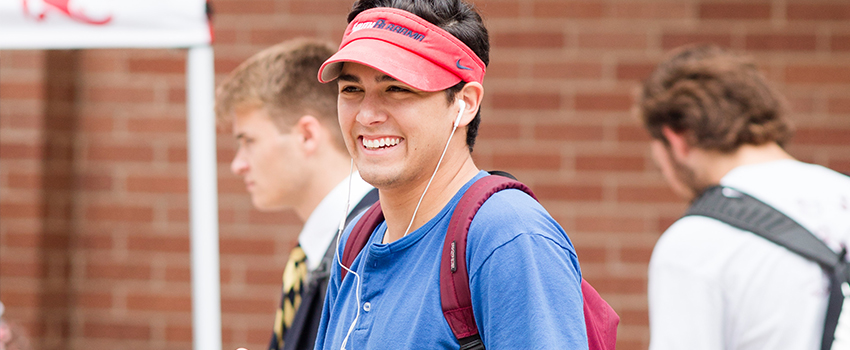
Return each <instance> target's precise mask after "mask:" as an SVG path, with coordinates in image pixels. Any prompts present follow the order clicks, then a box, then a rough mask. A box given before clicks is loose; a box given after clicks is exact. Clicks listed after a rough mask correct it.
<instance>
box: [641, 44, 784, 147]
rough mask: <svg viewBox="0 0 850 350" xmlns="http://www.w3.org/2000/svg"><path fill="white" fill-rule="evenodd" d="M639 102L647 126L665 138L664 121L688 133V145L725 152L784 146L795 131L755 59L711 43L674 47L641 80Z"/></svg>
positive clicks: (653, 135) (655, 135) (654, 133)
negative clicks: (761, 146) (777, 145)
mask: <svg viewBox="0 0 850 350" xmlns="http://www.w3.org/2000/svg"><path fill="white" fill-rule="evenodd" d="M639 107H640V117H641V119H642V121H643V123H644V126H645V127H646V129H647V130H648V131H649V133H650V134H651V135H652V137H653V138H655V139H658V140H662V141H664V142H665V143H666V142H667V139H666V138H665V137H664V136H663V135H662V132H661V129H662V127H663V126H667V127H670V128H671V129H673V130H674V131H676V132H686V133H687V134H688V138H689V140H688V141H689V143H690V144H691V145H692V146H695V147H699V148H702V149H706V150H715V151H720V152H723V153H729V152H733V151H735V150H737V149H738V148H739V147H741V146H742V145H747V144H749V145H762V144H765V143H768V142H776V143H777V144H779V145H780V146H783V145H784V144H785V143H786V142H787V141H788V140H789V139H790V138H791V135H792V134H793V130H792V127H791V125H790V123H789V121H788V119H787V117H786V115H785V108H784V102H783V100H782V98H781V96H780V95H779V94H778V93H777V92H776V91H774V90H773V89H772V88H771V87H770V86H769V85H768V84H767V81H766V79H765V77H764V76H763V75H762V74H761V73H760V72H759V71H758V69H757V68H756V65H755V63H753V61H752V60H750V59H747V58H744V57H742V56H739V55H735V54H732V53H730V52H727V51H724V50H722V49H720V48H718V47H715V46H695V47H685V48H681V49H679V50H677V51H675V52H674V53H673V55H672V57H670V58H669V59H667V60H665V61H664V62H662V63H661V64H659V65H658V67H657V68H656V70H655V71H654V72H653V73H652V75H650V77H649V79H647V80H646V82H644V85H643V89H642V91H641V96H640V100H639Z"/></svg>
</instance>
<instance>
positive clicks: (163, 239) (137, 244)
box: [127, 234, 189, 253]
mask: <svg viewBox="0 0 850 350" xmlns="http://www.w3.org/2000/svg"><path fill="white" fill-rule="evenodd" d="M127 249H130V250H140V251H155V252H173V253H182V252H189V235H188V234H187V235H185V236H181V237H170V236H161V235H152V234H148V235H136V236H131V237H129V238H128V239H127Z"/></svg>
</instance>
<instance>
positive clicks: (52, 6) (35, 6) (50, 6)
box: [22, 0, 112, 25]
mask: <svg viewBox="0 0 850 350" xmlns="http://www.w3.org/2000/svg"><path fill="white" fill-rule="evenodd" d="M22 1H23V2H24V14H26V15H28V16H31V17H34V18H35V19H36V20H38V21H43V20H45V17H47V13H49V12H59V13H61V14H63V15H65V16H68V17H69V18H71V19H73V20H75V21H78V22H83V23H87V24H94V25H103V24H107V23H109V22H110V21H112V15H111V14H110V15H106V16H105V18H102V19H95V18H92V17H89V16H88V15H86V13H85V9H83V8H82V7H81V6H69V4H70V3H71V0H22ZM79 2H80V1H75V2H74V4H75V5H77V4H78V3H79Z"/></svg>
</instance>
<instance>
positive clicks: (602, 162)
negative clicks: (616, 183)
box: [576, 155, 646, 171]
mask: <svg viewBox="0 0 850 350" xmlns="http://www.w3.org/2000/svg"><path fill="white" fill-rule="evenodd" d="M645 163H646V161H645V160H644V158H643V157H629V156H604V155H598V156H579V157H576V170H578V171H643V170H644V169H645V168H646V167H645Z"/></svg>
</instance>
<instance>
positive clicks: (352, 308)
mask: <svg viewBox="0 0 850 350" xmlns="http://www.w3.org/2000/svg"><path fill="white" fill-rule="evenodd" d="M485 175H487V173H486V172H483V171H482V172H480V173H479V174H477V175H476V176H475V178H473V179H472V180H470V181H469V182H468V183H467V184H466V185H464V187H463V188H461V190H460V191H458V193H457V194H455V196H454V198H452V200H451V201H450V202H449V203H448V204H446V206H445V207H444V208H443V209H442V211H440V213H439V214H437V215H436V216H435V217H434V218H432V219H431V220H430V221H428V223H426V224H425V225H424V226H422V227H420V228H419V229H417V230H416V231H413V232H411V233H409V234H408V235H407V236H405V237H403V238H401V239H399V240H396V241H395V242H392V243H389V244H383V243H381V241H382V238H383V236H384V233H385V232H386V223H381V224H380V225H379V226H378V227H377V228H376V229H375V232H374V233H373V234H372V236H371V238H370V239H369V242H368V243H367V244H366V246H365V247H364V248H363V250H362V251H361V252H360V254H359V255H358V256H357V258H356V259H355V260H354V262H353V263H352V265H353V266H352V270H353V271H355V272H357V273H358V274H359V275H360V280H359V281H358V280H357V279H356V278H355V276H354V275H353V274H351V273H348V274H347V276H346V278H345V281H342V283H340V268H339V265H335V266H334V268H332V269H331V271H332V272H331V277H330V282H329V283H328V293H327V296H326V298H325V305H324V311H323V313H322V321H321V323H320V325H319V335H318V337H317V339H316V347H315V348H316V349H328V350H330V349H333V350H339V349H340V348H341V345H342V342H343V339H344V338H346V335H347V334H348V332H349V329H350V327H351V326H352V324H353V322H354V320H355V317H357V318H358V319H357V322H356V324H355V325H354V330H353V331H352V332H351V334H350V336H349V339H348V340H347V344H346V347H345V348H346V349H356V350H365V349H458V348H459V347H460V345H459V344H458V341H457V339H455V337H454V335H453V334H452V331H451V328H449V325H448V323H447V322H446V320H445V318H444V316H443V312H442V306H441V303H440V281H439V278H440V272H439V269H440V258H441V254H442V247H443V240H444V238H445V233H446V229H447V228H448V224H449V219H450V218H451V214H452V212H453V211H454V208H455V206H456V205H457V202H458V200H460V197H461V196H462V195H463V193H464V192H466V190H467V189H468V188H469V186H470V185H471V184H472V183H473V182H474V181H475V180H477V179H479V178H481V177H483V176H485ZM358 220H359V219H358ZM353 226H354V225H349V226H348V229H346V231H345V233H344V234H343V237H342V242H340V247H345V239H347V237H348V235H349V234H350V230H351V228H352V227H353ZM468 237H469V238H468V243H467V255H466V261H467V270H468V271H469V276H470V292H471V293H472V308H473V313H474V314H475V321H476V323H477V325H478V330H479V333H480V335H481V339H482V340H483V342H484V345H485V347H486V348H487V349H493V350H494V349H587V334H586V331H585V323H584V314H583V309H582V295H581V271H580V269H579V263H578V258H577V257H576V253H575V250H574V248H573V245H572V243H571V242H570V239H569V237H567V234H566V233H565V232H564V230H563V229H562V228H561V226H560V225H558V223H557V222H555V220H554V219H552V217H551V216H550V215H549V214H548V213H547V212H546V210H545V209H543V207H542V206H541V205H540V204H538V203H537V201H535V200H534V199H533V198H531V197H530V196H528V195H527V194H525V193H524V192H522V191H519V190H514V189H510V190H503V191H500V192H498V193H496V194H495V195H493V196H492V197H490V199H489V200H488V201H487V202H485V203H484V205H483V206H481V209H479V211H478V213H477V214H476V215H475V218H474V219H473V221H472V224H471V225H470V229H469V236H468ZM340 249H341V248H338V250H337V256H339V254H340ZM357 282H359V283H360V293H359V296H360V301H359V302H358V299H357V294H358V293H357ZM358 310H359V316H358Z"/></svg>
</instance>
